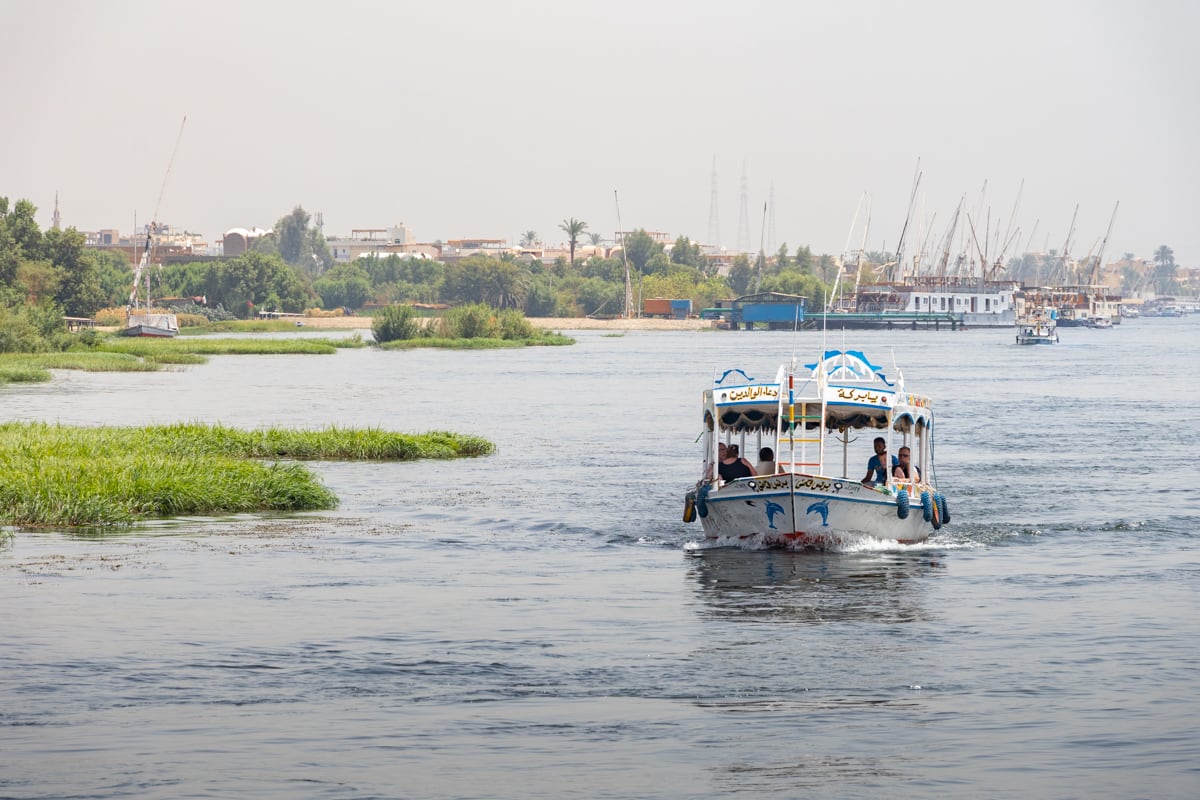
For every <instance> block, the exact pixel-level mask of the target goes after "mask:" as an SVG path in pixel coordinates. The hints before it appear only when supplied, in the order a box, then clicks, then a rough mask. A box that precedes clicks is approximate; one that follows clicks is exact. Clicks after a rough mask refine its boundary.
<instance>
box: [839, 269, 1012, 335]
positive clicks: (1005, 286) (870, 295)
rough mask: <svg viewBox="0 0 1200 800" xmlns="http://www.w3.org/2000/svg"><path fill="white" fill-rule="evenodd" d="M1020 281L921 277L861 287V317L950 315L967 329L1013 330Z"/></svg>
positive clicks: (859, 311)
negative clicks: (863, 315)
mask: <svg viewBox="0 0 1200 800" xmlns="http://www.w3.org/2000/svg"><path fill="white" fill-rule="evenodd" d="M1019 288H1020V283H1018V282H1017V281H994V280H989V281H985V280H982V279H980V278H956V277H955V278H952V277H937V276H918V277H915V278H911V279H909V280H906V281H902V282H889V283H877V284H872V285H869V286H864V287H862V288H861V289H860V290H859V292H858V294H857V296H856V302H855V310H856V311H857V312H858V313H859V314H864V313H871V312H882V313H883V314H885V315H886V314H887V313H900V314H930V315H932V314H949V315H952V316H953V317H954V318H955V319H957V320H958V321H959V322H960V323H961V324H962V326H963V327H966V328H1011V327H1012V326H1013V325H1015V324H1016V320H1017V311H1016V305H1015V302H1014V295H1015V293H1016V292H1017V290H1018V289H1019Z"/></svg>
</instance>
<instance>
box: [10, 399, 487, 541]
mask: <svg viewBox="0 0 1200 800" xmlns="http://www.w3.org/2000/svg"><path fill="white" fill-rule="evenodd" d="M493 450H494V445H492V443H491V442H489V441H487V440H486V439H482V438H480V437H477V436H462V435H459V434H454V433H448V432H431V433H425V434H402V433H392V432H388V431H382V430H378V429H351V428H336V427H331V428H326V429H323V430H314V431H302V430H290V429H285V428H264V429H258V430H249V431H246V430H237V429H234V428H227V427H225V426H221V425H215V426H213V425H201V424H195V423H186V424H177V425H157V426H147V427H138V428H134V427H102V428H82V427H76V426H66V425H49V424H45V423H20V422H9V423H2V424H0V524H5V525H17V526H50V527H94V526H101V527H104V526H114V525H127V524H130V523H133V522H136V521H138V520H141V519H147V518H153V517H173V516H186V515H197V514H224V513H238V512H247V511H303V510H319V509H327V508H333V507H335V506H336V505H337V497H336V496H335V495H334V494H333V493H332V492H331V491H330V490H329V489H327V488H326V487H325V486H323V485H322V484H321V483H320V481H319V480H318V479H317V477H316V476H315V475H314V474H313V473H312V471H311V470H309V469H308V468H307V467H306V466H304V465H303V464H300V463H295V462H296V461H299V460H304V459H323V460H411V459H418V458H459V457H464V456H481V455H487V454H489V453H491V452H492V451H493ZM279 459H285V460H286V461H287V463H281V462H280V461H279ZM269 460H270V461H269ZM268 461H269V463H268Z"/></svg>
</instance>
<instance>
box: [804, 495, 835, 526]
mask: <svg viewBox="0 0 1200 800" xmlns="http://www.w3.org/2000/svg"><path fill="white" fill-rule="evenodd" d="M814 511H815V512H817V513H818V514H820V515H821V527H822V528H828V527H829V501H828V500H821V501H818V502H816V503H813V504H812V505H811V506H809V507H808V508H807V509H806V510H805V512H804V513H805V514H811V513H812V512H814Z"/></svg>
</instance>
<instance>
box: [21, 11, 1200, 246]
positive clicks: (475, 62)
mask: <svg viewBox="0 0 1200 800" xmlns="http://www.w3.org/2000/svg"><path fill="white" fill-rule="evenodd" d="M1198 31H1200V3H1196V2H1195V0H1164V1H1163V2H1156V1H1155V0H1130V1H1129V2H1126V1H1125V0H1095V2H1082V1H1071V0H1067V1H1063V2H1058V1H1056V0H1012V1H1011V2H1003V3H990V4H983V3H972V2H967V1H966V0H937V1H933V0H911V1H909V2H882V1H881V0H856V2H852V3H841V2H829V1H828V0H824V1H823V2H809V1H808V0H790V1H787V0H779V1H777V2H737V3H733V2H712V1H711V0H699V1H696V2H655V1H654V0H641V2H626V0H607V1H606V2H592V0H581V1H579V2H573V1H572V0H546V1H545V2H543V1H542V0H524V1H522V2H489V1H486V0H477V2H448V1H446V0H426V1H425V2H360V1H359V0H339V2H315V1H314V0H286V2H247V3H239V2H233V0H203V2H154V1H152V0H146V1H144V2H142V1H134V0H126V1H120V0H114V1H110V2H91V1H90V0H50V1H48V2H47V1H46V0H0V68H2V69H3V74H4V75H5V76H6V84H7V87H6V90H5V98H4V102H3V104H2V105H0V196H6V197H8V198H9V199H10V200H16V199H19V198H28V199H30V200H32V201H33V202H34V203H35V204H36V205H37V206H38V208H39V213H38V220H39V222H40V223H41V224H42V226H43V227H48V226H49V224H50V215H51V212H52V210H53V206H54V195H55V192H56V191H57V192H58V194H59V203H60V207H61V209H62V214H63V220H64V224H66V225H74V226H75V227H77V228H79V229H81V230H97V229H100V228H110V227H115V228H118V229H120V230H121V231H122V232H127V231H130V230H131V229H132V228H133V220H134V217H135V214H136V217H137V220H138V221H139V222H140V223H144V222H146V221H147V220H148V219H149V218H150V217H151V215H152V214H153V211H154V206H155V204H156V202H157V200H158V196H159V190H160V187H161V186H162V183H163V178H164V174H165V173H166V169H167V163H168V161H169V160H170V157H171V151H172V148H173V147H174V144H175V140H176V135H177V134H178V132H179V128H180V122H181V120H182V118H183V116H184V115H186V116H187V125H186V128H185V130H184V133H183V138H182V141H181V143H180V146H179V150H178V154H177V156H176V158H175V163H174V166H173V168H172V170H171V173H170V176H169V179H168V180H167V184H166V190H165V194H164V196H163V200H162V206H161V209H160V211H159V219H160V220H163V221H165V222H168V223H171V224H173V225H176V226H179V227H185V228H187V229H189V230H192V231H196V232H198V233H202V234H204V235H205V236H206V237H208V238H209V240H210V241H212V240H215V239H216V238H217V237H219V235H220V234H221V233H223V232H224V231H225V230H227V229H229V228H232V227H253V226H259V227H270V226H272V225H273V224H274V222H275V220H277V219H278V218H279V217H281V216H283V215H285V214H287V213H288V212H289V211H291V209H292V208H293V207H294V206H296V205H302V206H303V207H304V208H305V209H306V210H307V211H309V212H317V211H321V212H323V213H324V218H325V233H326V235H336V234H348V233H349V231H350V229H351V228H368V227H387V226H389V225H392V224H396V223H401V222H402V223H404V224H406V225H408V226H409V227H410V228H411V229H412V230H413V232H414V235H415V236H416V238H417V240H418V241H433V240H435V239H443V240H445V239H451V238H461V237H472V236H475V237H489V238H505V239H508V240H509V241H510V242H514V243H515V242H516V241H517V240H518V239H519V237H520V235H521V233H522V232H523V231H525V230H529V229H532V230H535V231H537V232H538V233H539V234H540V235H541V237H542V238H543V239H544V240H545V241H546V242H547V243H557V242H560V241H562V239H563V236H562V234H561V232H560V231H559V230H558V225H559V223H561V222H562V220H564V219H565V218H567V217H577V218H579V219H582V220H584V221H586V222H587V223H588V225H589V228H590V229H591V230H593V231H597V232H600V233H603V234H604V235H605V236H611V235H612V232H613V231H614V230H616V229H617V217H616V208H615V203H614V194H613V192H614V190H616V191H617V192H618V193H619V200H620V212H621V222H622V223H623V226H624V227H625V228H626V229H633V228H635V227H644V228H647V229H650V230H661V231H667V232H669V233H671V234H672V235H678V234H681V233H682V234H686V235H690V236H691V237H692V238H694V239H698V240H701V241H704V240H706V239H707V234H708V227H709V207H710V197H711V174H712V168H713V160H714V157H715V159H716V167H717V173H718V185H719V203H718V213H719V227H720V244H724V245H726V246H728V247H733V246H735V245H737V244H738V238H739V236H738V232H739V216H740V208H741V205H740V183H741V176H742V165H743V163H744V164H745V169H746V175H747V179H748V188H749V192H748V200H747V206H748V218H749V220H748V229H749V240H750V243H751V247H752V249H755V250H757V248H758V244H759V240H760V238H761V237H762V232H763V204H764V203H765V202H766V200H767V198H768V192H769V189H770V187H771V185H772V184H773V185H774V196H775V237H774V239H775V243H776V245H778V244H779V243H782V242H787V244H788V245H789V248H790V249H791V250H792V251H793V252H794V250H795V248H796V246H797V245H798V244H809V245H811V246H812V247H813V249H814V250H815V251H816V252H829V253H837V252H840V251H841V250H842V249H843V246H844V245H845V243H846V240H847V235H848V233H849V230H850V226H851V222H852V220H853V217H854V212H855V208H856V206H857V205H858V202H859V198H860V197H861V196H862V195H863V193H864V192H867V193H869V194H870V195H871V196H872V198H873V207H874V212H873V216H872V220H871V235H870V239H869V241H868V248H869V249H880V248H882V247H884V246H885V245H886V246H887V247H888V248H892V247H894V245H895V242H896V239H897V238H898V236H899V233H900V229H901V227H902V226H903V224H904V218H905V214H906V211H907V207H908V197H909V193H910V190H911V186H912V181H913V176H914V174H915V171H916V168H917V162H918V159H920V165H921V171H922V172H923V178H922V181H921V187H920V191H919V194H918V209H917V214H916V216H915V217H914V221H913V223H912V225H913V226H914V235H913V236H914V238H910V239H909V245H910V247H909V248H906V249H908V251H909V253H911V252H912V249H911V245H912V244H913V243H914V239H915V238H916V236H918V235H919V232H920V229H921V220H922V218H924V219H925V220H926V225H927V227H928V229H929V230H931V231H933V232H934V235H933V236H932V237H931V238H930V243H931V247H932V246H934V245H935V244H936V242H937V240H938V239H939V238H940V237H941V235H942V233H943V231H944V229H945V228H946V226H947V225H948V224H949V222H950V219H951V217H952V215H953V213H954V208H955V206H956V205H957V203H958V201H959V199H960V197H962V196H964V195H965V196H966V198H967V204H966V208H967V209H968V210H969V211H972V212H974V210H975V209H981V211H980V213H979V216H978V217H976V223H977V227H978V228H980V236H981V237H982V235H983V233H982V229H983V228H984V227H986V226H988V220H987V217H988V209H990V215H991V223H990V228H991V230H992V231H993V232H994V231H995V230H996V229H997V225H999V226H1001V227H1003V228H1007V227H1008V224H1009V217H1010V216H1011V212H1012V208H1013V203H1014V201H1015V200H1016V198H1017V192H1018V188H1019V186H1020V183H1021V181H1022V180H1024V190H1023V192H1022V196H1021V203H1020V207H1019V210H1018V213H1017V217H1016V224H1017V225H1018V226H1019V227H1020V231H1021V233H1020V236H1019V240H1018V242H1017V245H1016V246H1014V247H1013V248H1012V249H1010V251H1009V253H1008V254H1007V255H1012V254H1013V253H1014V251H1019V250H1022V249H1024V246H1025V243H1026V242H1027V241H1028V240H1029V239H1030V236H1031V234H1032V235H1033V247H1032V249H1040V248H1041V247H1042V246H1043V245H1044V244H1046V242H1047V240H1048V242H1049V246H1050V247H1051V248H1061V247H1062V245H1063V241H1064V240H1065V238H1066V235H1067V227H1068V225H1069V223H1070V220H1071V214H1072V211H1073V210H1074V208H1075V205H1076V204H1079V206H1080V209H1079V221H1078V223H1077V231H1076V237H1075V244H1074V246H1073V247H1072V253H1073V254H1075V255H1077V256H1082V255H1084V254H1085V253H1086V252H1087V251H1088V249H1089V248H1091V247H1093V246H1094V245H1095V244H1096V243H1097V242H1098V241H1099V240H1100V239H1101V238H1102V237H1103V235H1104V231H1105V228H1106V227H1107V225H1108V219H1109V215H1110V214H1111V213H1112V209H1113V205H1114V204H1115V203H1116V202H1118V201H1119V202H1120V211H1119V212H1118V214H1117V219H1116V224H1115V226H1114V230H1113V234H1112V238H1111V239H1110V241H1109V243H1108V247H1107V250H1106V256H1109V257H1114V256H1119V255H1120V254H1121V253H1123V252H1126V251H1128V252H1133V253H1135V254H1138V255H1141V256H1146V257H1149V256H1151V255H1152V253H1153V251H1154V249H1155V248H1156V247H1157V246H1158V245H1160V244H1167V245H1169V246H1170V247H1172V248H1173V249H1174V251H1175V255H1176V260H1177V262H1178V263H1180V264H1181V265H1184V266H1192V267H1196V266H1200V152H1198V149H1197V144H1196V142H1197V141H1198V140H1200V55H1198V53H1200V47H1198V46H1197V33H1198ZM985 181H986V183H987V193H986V195H981V189H982V187H983V186H984V183H985ZM981 198H982V199H981ZM922 209H923V214H922ZM934 215H936V216H934ZM1035 224H1036V226H1037V227H1036V230H1035V228H1034V225H1035ZM860 225H861V221H860ZM1106 260H1107V259H1106Z"/></svg>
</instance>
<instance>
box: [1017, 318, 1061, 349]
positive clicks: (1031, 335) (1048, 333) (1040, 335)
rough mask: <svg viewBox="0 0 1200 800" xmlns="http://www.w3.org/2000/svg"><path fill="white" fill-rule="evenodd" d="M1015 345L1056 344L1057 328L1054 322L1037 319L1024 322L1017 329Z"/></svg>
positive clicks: (1046, 319) (1047, 319) (1048, 319)
mask: <svg viewBox="0 0 1200 800" xmlns="http://www.w3.org/2000/svg"><path fill="white" fill-rule="evenodd" d="M1017 344H1058V328H1057V327H1055V325H1054V320H1052V319H1050V318H1048V317H1039V318H1036V319H1032V320H1026V321H1024V322H1022V323H1020V325H1019V326H1018V328H1017Z"/></svg>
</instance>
